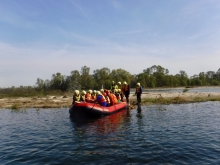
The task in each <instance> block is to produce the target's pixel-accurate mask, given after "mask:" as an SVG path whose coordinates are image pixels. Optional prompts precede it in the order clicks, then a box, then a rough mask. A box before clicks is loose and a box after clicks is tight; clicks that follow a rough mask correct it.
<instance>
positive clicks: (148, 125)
mask: <svg viewBox="0 0 220 165" xmlns="http://www.w3.org/2000/svg"><path fill="white" fill-rule="evenodd" d="M219 110H220V103H219V102H205V103H194V104H182V105H153V106H142V112H141V113H137V111H136V110H131V111H130V112H127V111H126V110H125V111H122V112H119V113H116V114H113V115H110V116H105V117H99V118H78V119H70V118H69V114H68V109H40V110H36V109H27V110H16V111H15V110H8V109H1V110H0V148H1V149H0V164H16V165H17V164H120V165H121V164H132V163H133V164H220V156H219V155H220V140H219V137H220V131H219V130H220V120H219V118H220V111H219Z"/></svg>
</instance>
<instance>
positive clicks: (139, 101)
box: [137, 94, 141, 103]
mask: <svg viewBox="0 0 220 165" xmlns="http://www.w3.org/2000/svg"><path fill="white" fill-rule="evenodd" d="M137 102H138V103H141V94H137Z"/></svg>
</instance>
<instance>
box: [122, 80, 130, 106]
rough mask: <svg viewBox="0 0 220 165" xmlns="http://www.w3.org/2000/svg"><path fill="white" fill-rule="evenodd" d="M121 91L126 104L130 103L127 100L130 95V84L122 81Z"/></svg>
mask: <svg viewBox="0 0 220 165" xmlns="http://www.w3.org/2000/svg"><path fill="white" fill-rule="evenodd" d="M123 92H124V95H125V98H126V102H127V104H128V105H130V101H129V95H130V86H129V85H128V84H127V82H126V81H124V88H123Z"/></svg>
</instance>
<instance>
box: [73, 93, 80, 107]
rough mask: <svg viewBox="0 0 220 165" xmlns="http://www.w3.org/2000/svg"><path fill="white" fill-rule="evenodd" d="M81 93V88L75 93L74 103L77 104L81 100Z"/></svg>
mask: <svg viewBox="0 0 220 165" xmlns="http://www.w3.org/2000/svg"><path fill="white" fill-rule="evenodd" d="M80 97H81V96H80V94H79V90H75V92H74V95H73V102H72V104H75V103H77V102H80Z"/></svg>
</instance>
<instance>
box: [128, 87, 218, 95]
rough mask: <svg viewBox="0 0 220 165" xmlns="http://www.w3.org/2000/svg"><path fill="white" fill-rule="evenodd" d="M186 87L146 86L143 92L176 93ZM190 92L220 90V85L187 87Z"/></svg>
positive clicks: (133, 90) (132, 90)
mask: <svg viewBox="0 0 220 165" xmlns="http://www.w3.org/2000/svg"><path fill="white" fill-rule="evenodd" d="M185 89H186V88H185V87H182V88H180V87H179V88H144V89H143V92H144V93H151V92H153V93H154V92H156V93H160V92H162V93H174V92H175V93H176V92H180V93H182V92H183V90H185ZM187 89H188V92H208V93H212V92H220V87H219V86H216V87H213V86H212V87H193V88H187ZM131 92H132V93H134V92H135V89H134V88H133V89H131Z"/></svg>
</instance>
